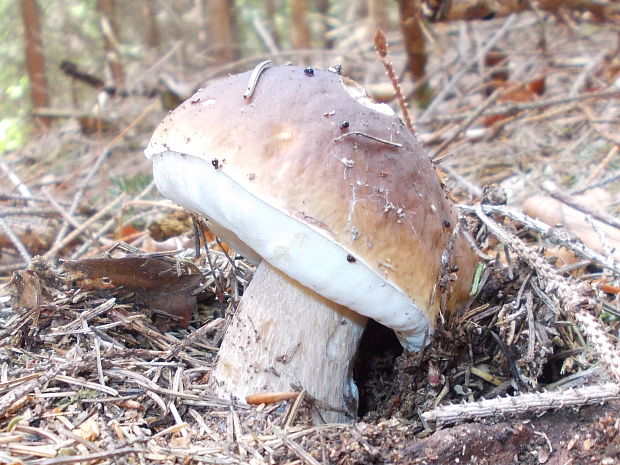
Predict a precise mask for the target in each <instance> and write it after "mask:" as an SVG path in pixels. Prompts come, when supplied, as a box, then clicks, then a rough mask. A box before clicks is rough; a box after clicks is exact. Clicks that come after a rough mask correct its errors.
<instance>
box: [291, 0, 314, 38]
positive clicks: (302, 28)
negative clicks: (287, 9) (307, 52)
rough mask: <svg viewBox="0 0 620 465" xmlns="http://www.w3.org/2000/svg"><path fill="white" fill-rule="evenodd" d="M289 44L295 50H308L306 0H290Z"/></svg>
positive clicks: (308, 31) (308, 34)
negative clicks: (290, 43)
mask: <svg viewBox="0 0 620 465" xmlns="http://www.w3.org/2000/svg"><path fill="white" fill-rule="evenodd" d="M291 42H292V43H293V47H294V48H296V49H304V48H305V49H308V48H310V28H309V27H308V0H291Z"/></svg>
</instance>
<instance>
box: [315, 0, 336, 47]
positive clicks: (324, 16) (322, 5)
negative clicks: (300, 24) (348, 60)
mask: <svg viewBox="0 0 620 465" xmlns="http://www.w3.org/2000/svg"><path fill="white" fill-rule="evenodd" d="M317 4H318V10H319V15H320V16H321V29H322V32H323V48H326V49H328V50H329V49H332V48H334V39H333V38H330V37H328V34H329V31H330V30H331V26H330V24H329V18H330V16H329V0H319V1H318V2H317Z"/></svg>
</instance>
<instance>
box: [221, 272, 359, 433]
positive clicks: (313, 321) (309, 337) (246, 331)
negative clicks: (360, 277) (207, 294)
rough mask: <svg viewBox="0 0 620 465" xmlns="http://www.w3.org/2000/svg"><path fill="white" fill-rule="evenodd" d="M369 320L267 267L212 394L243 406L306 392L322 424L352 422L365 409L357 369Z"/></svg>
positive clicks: (235, 324)
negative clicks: (251, 398) (254, 397)
mask: <svg viewBox="0 0 620 465" xmlns="http://www.w3.org/2000/svg"><path fill="white" fill-rule="evenodd" d="M367 320H368V319H367V318H366V317H364V316H361V315H360V314H358V313H356V312H353V311H351V310H349V309H347V308H345V307H343V306H341V305H337V304H334V303H333V302H330V301H329V300H327V299H325V298H323V297H321V296H319V295H318V294H316V293H315V292H313V291H311V290H309V289H307V288H305V287H303V286H301V285H300V284H299V283H297V282H296V281H294V280H292V279H290V278H288V277H287V276H285V275H284V274H282V273H281V272H280V271H278V270H277V269H275V268H273V267H272V266H270V265H269V264H268V263H267V262H265V261H263V262H261V263H260V265H259V266H258V268H257V270H256V273H255V275H254V278H253V279H252V281H251V283H250V285H249V286H248V288H247V289H246V291H245V293H244V295H243V298H242V299H241V302H240V304H239V308H238V309H237V313H236V314H235V316H234V317H233V321H232V323H231V325H230V327H229V328H228V329H227V331H226V335H225V337H224V341H223V343H222V347H221V348H220V351H219V358H218V361H217V365H216V367H215V369H214V371H213V373H212V375H211V381H210V384H211V387H212V388H213V390H214V392H215V394H216V395H218V396H220V397H230V396H233V397H235V398H237V399H241V400H244V399H245V397H246V396H248V395H250V394H256V393H258V392H266V391H289V390H291V389H292V390H299V389H305V390H306V391H307V392H308V394H309V395H310V396H311V397H312V398H313V399H315V400H316V402H315V407H316V409H315V410H314V411H313V420H314V421H315V423H319V422H327V423H334V422H349V421H351V420H352V419H354V418H355V417H356V410H357V402H358V393H357V388H356V386H355V383H354V382H353V379H352V364H353V361H354V358H355V354H356V352H357V348H358V345H359V341H360V339H361V337H362V333H363V331H364V328H365V326H366V322H367Z"/></svg>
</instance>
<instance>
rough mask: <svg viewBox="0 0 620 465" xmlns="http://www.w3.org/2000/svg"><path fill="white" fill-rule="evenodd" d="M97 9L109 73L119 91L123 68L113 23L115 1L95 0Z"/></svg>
mask: <svg viewBox="0 0 620 465" xmlns="http://www.w3.org/2000/svg"><path fill="white" fill-rule="evenodd" d="M97 9H98V10H99V13H100V21H101V34H102V35H103V41H104V49H105V54H106V60H107V62H108V64H109V66H110V73H111V74H112V79H113V80H114V86H115V87H116V88H117V89H120V88H121V87H122V86H123V84H124V82H125V78H124V73H123V66H122V65H121V58H120V55H119V53H118V28H117V26H116V21H115V14H114V13H115V10H116V1H115V0H97Z"/></svg>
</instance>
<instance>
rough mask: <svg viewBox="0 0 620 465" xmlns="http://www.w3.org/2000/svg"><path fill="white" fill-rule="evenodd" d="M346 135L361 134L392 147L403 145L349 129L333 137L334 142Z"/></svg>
mask: <svg viewBox="0 0 620 465" xmlns="http://www.w3.org/2000/svg"><path fill="white" fill-rule="evenodd" d="M348 136H362V137H366V138H368V139H372V140H374V141H376V142H381V143H382V144H386V145H389V146H392V147H396V148H401V147H402V146H403V145H402V144H399V143H398V142H391V141H389V140H385V139H381V138H379V137H375V136H371V135H370V134H366V133H365V132H362V131H349V132H347V133H345V134H343V135H341V136H339V137H336V138H335V139H334V142H338V141H339V140H342V139H344V138H345V137H348Z"/></svg>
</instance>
